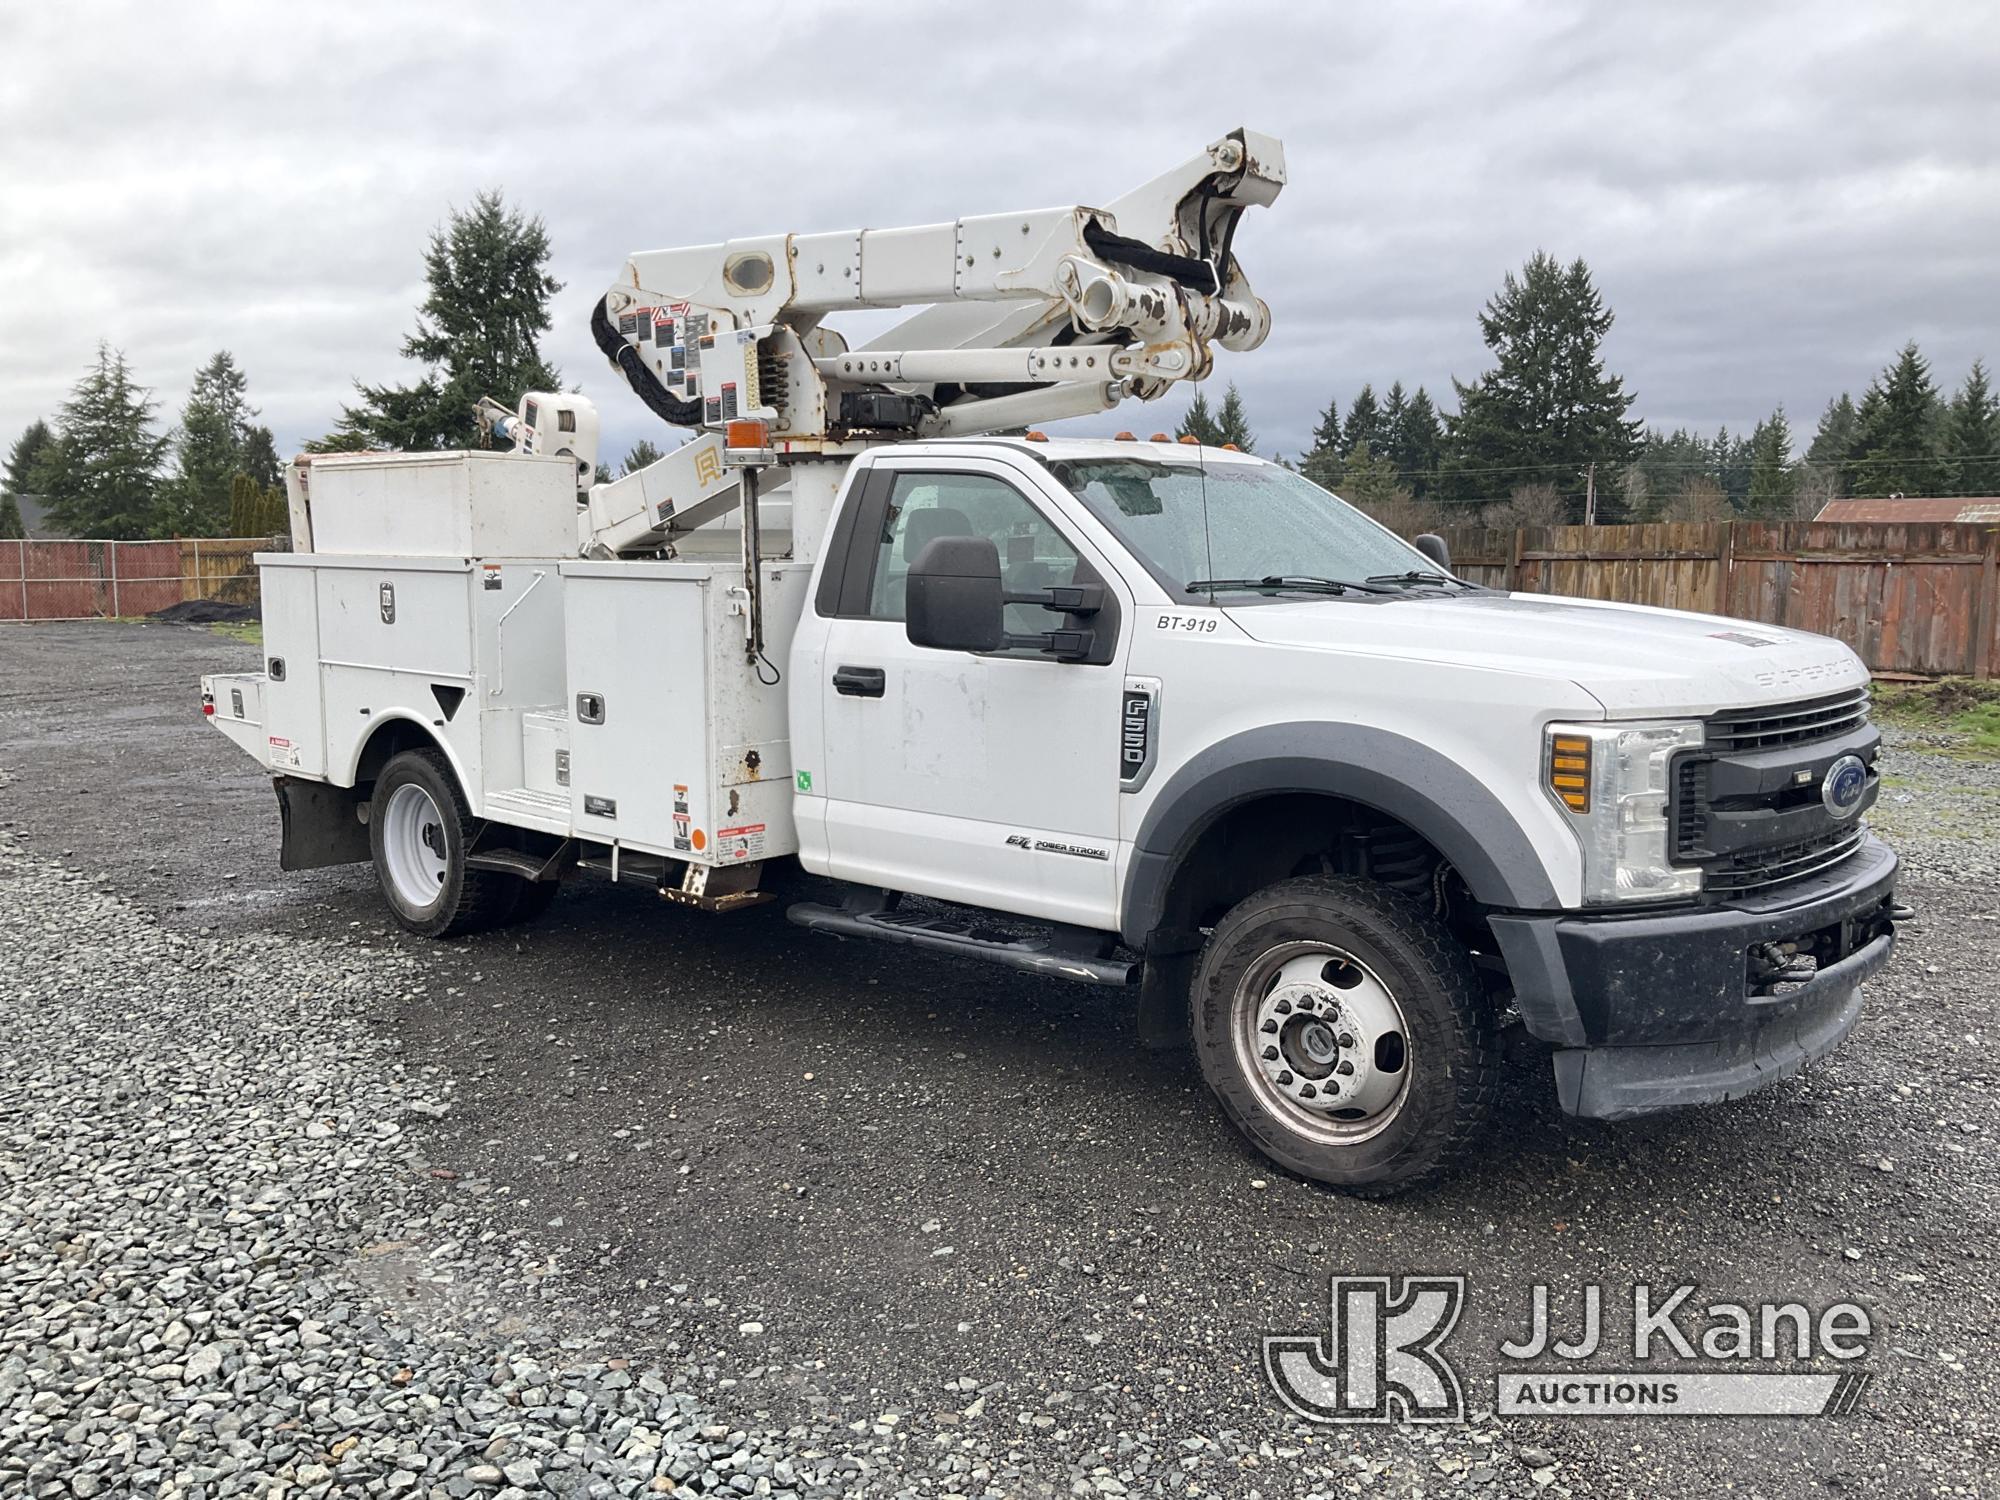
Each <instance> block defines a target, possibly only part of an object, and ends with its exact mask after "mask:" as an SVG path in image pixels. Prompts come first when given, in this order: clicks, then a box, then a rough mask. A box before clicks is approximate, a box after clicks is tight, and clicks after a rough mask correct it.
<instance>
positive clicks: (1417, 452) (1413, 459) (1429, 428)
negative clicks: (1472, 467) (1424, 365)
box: [1388, 381, 1444, 499]
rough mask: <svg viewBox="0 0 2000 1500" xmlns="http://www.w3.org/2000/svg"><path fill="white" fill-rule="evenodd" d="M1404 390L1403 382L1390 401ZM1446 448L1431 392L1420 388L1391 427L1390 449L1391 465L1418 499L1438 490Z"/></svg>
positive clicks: (1396, 385) (1392, 389)
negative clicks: (1440, 460)
mask: <svg viewBox="0 0 2000 1500" xmlns="http://www.w3.org/2000/svg"><path fill="white" fill-rule="evenodd" d="M1402 388H1403V387H1402V383H1401V382H1400V381H1399V382H1398V383H1397V384H1395V385H1393V386H1391V387H1390V388H1389V395H1390V398H1391V400H1393V399H1394V398H1395V397H1396V396H1397V395H1398V394H1399V393H1400V392H1401V391H1402ZM1443 448H1444V428H1443V427H1442V426H1441V425H1440V424H1439V422H1438V414H1437V408H1436V407H1435V406H1433V405H1432V404H1431V397H1430V392H1429V391H1426V390H1425V389H1424V388H1423V387H1422V386H1418V387H1417V392H1416V394H1415V395H1414V396H1412V397H1410V399H1409V400H1408V401H1407V402H1405V403H1404V405H1403V408H1402V411H1401V412H1400V413H1399V414H1398V415H1397V418H1396V420H1395V421H1394V422H1393V423H1392V424H1391V426H1390V429H1389V449H1388V457H1389V461H1390V462H1391V463H1393V464H1395V466H1396V471H1397V473H1398V475H1399V476H1400V477H1401V479H1402V482H1403V485H1404V487H1405V488H1406V489H1408V490H1409V492H1410V493H1411V494H1412V495H1413V496H1415V497H1416V498H1418V499H1422V498H1424V497H1425V496H1426V495H1428V494H1429V493H1430V492H1431V491H1432V490H1433V489H1435V488H1436V487H1437V468H1438V456H1439V454H1440V453H1441V452H1442V451H1443Z"/></svg>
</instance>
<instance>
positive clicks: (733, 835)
mask: <svg viewBox="0 0 2000 1500" xmlns="http://www.w3.org/2000/svg"><path fill="white" fill-rule="evenodd" d="M715 857H716V858H717V859H762V858H763V857H764V825H763V824H762V823H743V824H739V825H738V826H737V827H735V828H718V829H716V830H715Z"/></svg>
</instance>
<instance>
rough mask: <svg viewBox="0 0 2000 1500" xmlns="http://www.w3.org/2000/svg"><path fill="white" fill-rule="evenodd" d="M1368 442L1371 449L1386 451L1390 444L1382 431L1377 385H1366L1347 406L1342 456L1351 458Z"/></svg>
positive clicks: (1342, 434) (1342, 435) (1341, 443)
mask: <svg viewBox="0 0 2000 1500" xmlns="http://www.w3.org/2000/svg"><path fill="white" fill-rule="evenodd" d="M1363 443H1366V444H1367V445H1368V447H1369V448H1370V450H1371V451H1373V452H1375V453H1378V454H1379V453H1384V452H1386V451H1387V450H1388V447H1389V444H1388V441H1387V439H1386V437H1385V436H1384V434H1383V431H1382V409H1381V407H1380V406H1378V405H1377V404H1376V401H1375V387H1374V386H1373V385H1364V386H1362V387H1361V389H1360V391H1358V392H1357V393H1356V394H1355V397H1354V404H1353V405H1352V406H1350V407H1348V408H1347V420H1346V421H1345V422H1343V423H1342V424H1341V427H1340V456H1341V457H1342V458H1349V457H1351V456H1353V453H1354V450H1355V449H1356V448H1358V447H1360V446H1361V444H1363Z"/></svg>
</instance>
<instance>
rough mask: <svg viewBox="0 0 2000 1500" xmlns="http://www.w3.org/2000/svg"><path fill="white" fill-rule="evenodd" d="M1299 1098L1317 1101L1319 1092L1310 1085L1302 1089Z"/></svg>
mask: <svg viewBox="0 0 2000 1500" xmlns="http://www.w3.org/2000/svg"><path fill="white" fill-rule="evenodd" d="M1299 1097H1300V1098H1301V1099H1316V1098H1318V1097H1319V1090H1318V1089H1316V1088H1314V1087H1313V1086H1312V1085H1311V1084H1309V1083H1308V1084H1306V1085H1304V1086H1303V1087H1302V1088H1300V1090H1299Z"/></svg>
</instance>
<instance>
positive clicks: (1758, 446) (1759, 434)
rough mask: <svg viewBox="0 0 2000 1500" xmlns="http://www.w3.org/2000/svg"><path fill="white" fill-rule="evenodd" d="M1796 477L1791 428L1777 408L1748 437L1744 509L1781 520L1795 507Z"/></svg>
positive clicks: (1797, 492) (1797, 490)
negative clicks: (1748, 477)
mask: <svg viewBox="0 0 2000 1500" xmlns="http://www.w3.org/2000/svg"><path fill="white" fill-rule="evenodd" d="M1798 494H1799V475H1798V470H1797V469H1796V468H1795V467H1794V466H1793V464H1792V427H1791V423H1789V422H1788V421H1786V420H1785V409H1784V407H1782V406H1781V407H1779V408H1778V409H1777V410H1776V411H1774V412H1772V413H1771V415H1770V416H1769V418H1767V419H1766V420H1764V421H1762V422H1759V423H1758V424H1757V426H1756V429H1755V431H1753V432H1752V433H1751V434H1750V485H1749V489H1748V492H1747V496H1746V500H1745V504H1744V509H1745V510H1747V511H1749V513H1750V514H1751V515H1753V516H1767V517H1770V518H1772V519H1774V520H1782V519H1785V518H1787V517H1789V516H1790V515H1791V514H1792V511H1793V509H1794V507H1795V506H1796V505H1797V503H1798Z"/></svg>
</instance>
